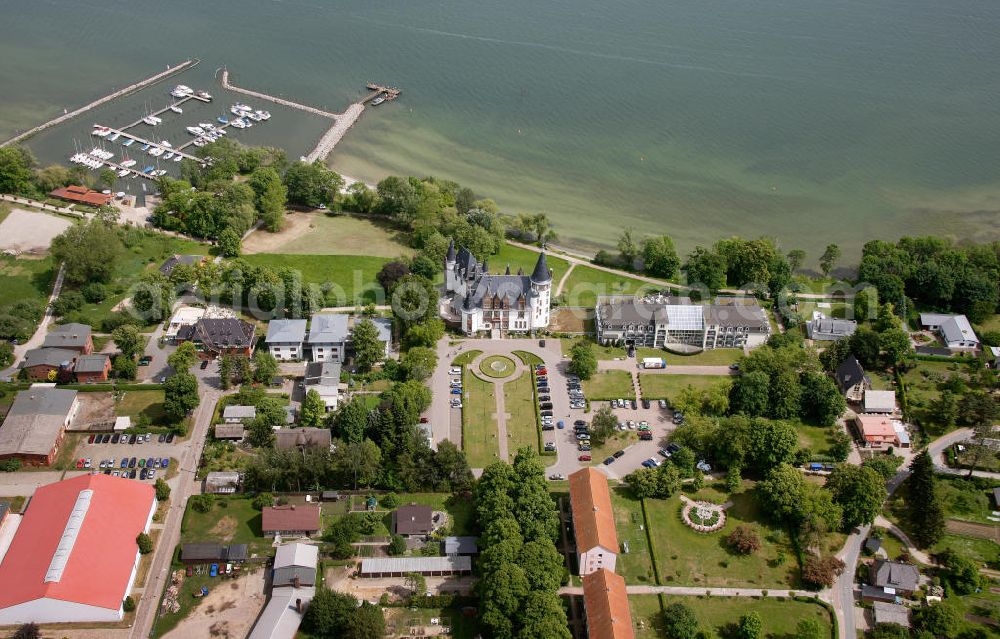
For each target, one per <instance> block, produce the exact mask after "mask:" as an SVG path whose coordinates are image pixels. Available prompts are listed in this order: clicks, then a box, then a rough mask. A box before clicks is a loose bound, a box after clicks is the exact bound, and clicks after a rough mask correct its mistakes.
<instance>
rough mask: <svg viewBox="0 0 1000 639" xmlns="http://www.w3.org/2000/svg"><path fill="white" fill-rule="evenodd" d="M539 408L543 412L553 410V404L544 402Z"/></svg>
mask: <svg viewBox="0 0 1000 639" xmlns="http://www.w3.org/2000/svg"><path fill="white" fill-rule="evenodd" d="M539 408H541V409H542V410H552V402H542V403H541V404H539Z"/></svg>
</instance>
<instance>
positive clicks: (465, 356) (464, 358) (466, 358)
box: [451, 351, 483, 366]
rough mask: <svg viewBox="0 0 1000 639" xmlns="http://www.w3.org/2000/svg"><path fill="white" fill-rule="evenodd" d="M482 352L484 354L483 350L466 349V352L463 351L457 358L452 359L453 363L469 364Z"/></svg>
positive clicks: (454, 364) (457, 364) (456, 364)
mask: <svg viewBox="0 0 1000 639" xmlns="http://www.w3.org/2000/svg"><path fill="white" fill-rule="evenodd" d="M482 354H483V352H482V351H466V352H465V353H462V354H461V355H459V356H458V357H456V358H455V359H453V360H451V365H452V366H468V365H469V364H470V363H471V362H472V360H474V359H476V358H477V357H479V356H480V355H482Z"/></svg>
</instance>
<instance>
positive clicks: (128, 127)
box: [122, 95, 211, 131]
mask: <svg viewBox="0 0 1000 639" xmlns="http://www.w3.org/2000/svg"><path fill="white" fill-rule="evenodd" d="M188 100H198V101H199V102H205V103H206V104H207V103H209V102H211V100H210V99H208V98H203V97H201V96H198V95H189V96H186V97H183V98H180V99H178V100H177V101H176V102H173V103H171V104H168V105H167V106H165V107H163V108H162V109H160V110H159V111H154V112H153V113H148V114H146V115H144V116H142V118H139V119H138V120H136V121H135V122H133V123H132V124H127V125H125V126H123V127H122V130H123V131H124V130H125V129H131V128H132V127H134V126H139V125H140V124H142V120H143V118H146V117H149V116H150V115H151V116H153V117H156V116H158V115H160V114H161V113H166V112H167V111H169V110H170V107H175V106H177V107H179V106H180V105H182V104H184V103H185V102H187V101H188Z"/></svg>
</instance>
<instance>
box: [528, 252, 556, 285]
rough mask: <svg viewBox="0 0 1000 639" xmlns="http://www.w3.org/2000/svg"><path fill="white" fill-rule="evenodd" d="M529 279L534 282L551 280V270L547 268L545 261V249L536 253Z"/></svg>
mask: <svg viewBox="0 0 1000 639" xmlns="http://www.w3.org/2000/svg"><path fill="white" fill-rule="evenodd" d="M531 281H532V283H534V284H547V283H549V282H551V281H552V271H550V270H549V265H548V262H546V261H545V251H542V252H541V253H539V254H538V261H537V262H535V270H534V271H533V272H532V273H531Z"/></svg>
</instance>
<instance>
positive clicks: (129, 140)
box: [122, 138, 135, 146]
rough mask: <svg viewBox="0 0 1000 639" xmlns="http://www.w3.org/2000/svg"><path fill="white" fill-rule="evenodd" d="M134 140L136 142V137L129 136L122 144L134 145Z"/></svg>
mask: <svg viewBox="0 0 1000 639" xmlns="http://www.w3.org/2000/svg"><path fill="white" fill-rule="evenodd" d="M133 142H135V138H129V139H127V140H125V141H124V142H122V146H132V143H133Z"/></svg>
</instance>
